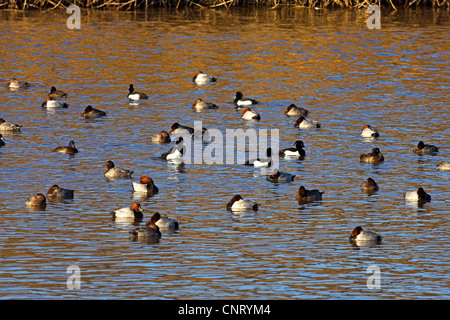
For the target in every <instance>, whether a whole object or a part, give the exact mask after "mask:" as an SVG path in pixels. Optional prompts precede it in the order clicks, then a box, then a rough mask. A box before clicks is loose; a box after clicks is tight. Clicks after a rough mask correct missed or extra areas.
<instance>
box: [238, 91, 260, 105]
mask: <svg viewBox="0 0 450 320" xmlns="http://www.w3.org/2000/svg"><path fill="white" fill-rule="evenodd" d="M233 103H234V104H235V105H236V108H242V107H245V106H250V105H253V104H258V101H256V100H255V99H252V98H247V97H244V94H243V93H242V92H241V91H237V92H236V95H235V96H234V101H233Z"/></svg>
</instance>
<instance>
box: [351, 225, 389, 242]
mask: <svg viewBox="0 0 450 320" xmlns="http://www.w3.org/2000/svg"><path fill="white" fill-rule="evenodd" d="M381 239H382V238H381V236H380V235H379V234H378V233H376V232H373V231H369V230H363V228H361V227H359V226H358V227H356V228H355V229H353V231H352V234H351V235H350V237H349V240H350V241H351V242H358V241H363V242H364V241H369V242H380V241H381Z"/></svg>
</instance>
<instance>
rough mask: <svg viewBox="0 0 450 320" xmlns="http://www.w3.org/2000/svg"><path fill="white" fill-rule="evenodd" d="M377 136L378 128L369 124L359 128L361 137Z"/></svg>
mask: <svg viewBox="0 0 450 320" xmlns="http://www.w3.org/2000/svg"><path fill="white" fill-rule="evenodd" d="M379 136H380V134H379V133H378V130H377V129H375V128H372V127H371V126H370V125H369V124H368V125H365V126H364V127H363V128H362V130H361V137H363V138H378V137H379Z"/></svg>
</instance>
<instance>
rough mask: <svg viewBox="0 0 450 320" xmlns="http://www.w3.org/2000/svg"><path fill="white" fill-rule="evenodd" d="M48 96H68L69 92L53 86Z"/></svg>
mask: <svg viewBox="0 0 450 320" xmlns="http://www.w3.org/2000/svg"><path fill="white" fill-rule="evenodd" d="M48 97H50V98H66V97H67V93H66V92H64V91H62V90H58V89H56V88H55V87H51V89H50V92H49V93H48Z"/></svg>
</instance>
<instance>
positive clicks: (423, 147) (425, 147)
mask: <svg viewBox="0 0 450 320" xmlns="http://www.w3.org/2000/svg"><path fill="white" fill-rule="evenodd" d="M413 151H414V153H417V154H418V155H433V154H435V153H436V152H438V151H439V148H438V147H436V146H435V145H432V144H425V143H423V141H420V142H419V143H418V144H417V146H415V147H414V148H413Z"/></svg>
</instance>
